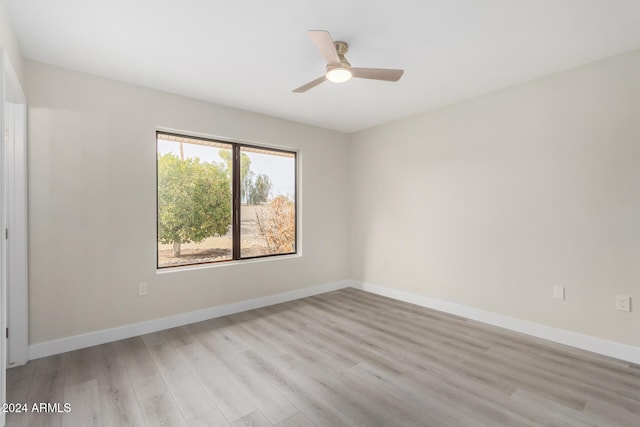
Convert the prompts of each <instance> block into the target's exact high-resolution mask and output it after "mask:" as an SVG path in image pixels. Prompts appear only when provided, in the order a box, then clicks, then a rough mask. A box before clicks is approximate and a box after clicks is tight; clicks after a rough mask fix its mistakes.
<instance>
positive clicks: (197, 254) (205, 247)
mask: <svg viewBox="0 0 640 427" xmlns="http://www.w3.org/2000/svg"><path fill="white" fill-rule="evenodd" d="M258 209H264V207H263V206H242V211H241V221H240V238H241V242H240V248H241V255H242V256H243V257H251V256H258V255H265V254H267V253H269V252H268V250H267V247H266V242H265V240H264V238H263V237H262V236H260V233H259V232H258V226H257V223H256V211H257V210H258ZM231 248H232V239H231V232H229V233H227V234H226V235H225V236H220V237H209V238H208V239H205V240H203V241H202V242H200V243H184V244H182V245H181V247H180V257H179V258H178V257H174V256H173V245H171V244H167V245H163V244H160V243H159V244H158V267H170V266H178V265H184V264H198V263H205V262H214V261H224V260H229V259H231Z"/></svg>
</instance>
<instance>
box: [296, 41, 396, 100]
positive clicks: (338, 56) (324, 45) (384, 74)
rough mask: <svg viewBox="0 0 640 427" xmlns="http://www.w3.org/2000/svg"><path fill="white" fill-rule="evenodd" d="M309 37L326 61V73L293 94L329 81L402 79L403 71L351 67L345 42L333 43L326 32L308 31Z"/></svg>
mask: <svg viewBox="0 0 640 427" xmlns="http://www.w3.org/2000/svg"><path fill="white" fill-rule="evenodd" d="M309 37H311V40H313V43H315V45H316V47H317V48H318V50H319V51H320V53H321V54H322V56H324V59H325V61H327V71H326V73H325V75H324V76H322V77H318V78H317V79H315V80H313V81H310V82H309V83H307V84H304V85H302V86H300V87H299V88H297V89H294V90H293V92H295V93H302V92H306V91H308V90H309V89H312V88H314V87H316V86H318V85H319V84H320V83H322V82H324V81H326V80H329V81H331V82H334V83H342V82H346V81H347V80H349V79H350V78H351V77H355V78H359V79H371V80H385V81H388V82H397V81H398V80H400V77H402V74H403V73H404V70H391V69H387V68H356V67H352V66H351V64H350V63H349V61H347V58H345V57H344V55H345V53H347V51H348V50H349V45H348V44H347V43H346V42H342V41H337V42H334V41H333V39H332V38H331V34H329V32H328V31H319V30H310V31H309Z"/></svg>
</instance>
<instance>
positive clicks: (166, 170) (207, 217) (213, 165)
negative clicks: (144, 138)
mask: <svg viewBox="0 0 640 427" xmlns="http://www.w3.org/2000/svg"><path fill="white" fill-rule="evenodd" d="M232 152H233V150H232V145H231V144H224V143H220V142H217V141H208V140H207V141H205V140H199V139H196V138H189V137H182V136H176V135H169V134H162V133H158V138H157V161H158V168H157V171H158V267H173V266H179V265H187V264H198V263H205V262H213V261H222V260H229V259H232V247H233V245H232V238H233V237H232V233H231V222H232V189H231V181H232V173H231V171H232V161H231V159H232Z"/></svg>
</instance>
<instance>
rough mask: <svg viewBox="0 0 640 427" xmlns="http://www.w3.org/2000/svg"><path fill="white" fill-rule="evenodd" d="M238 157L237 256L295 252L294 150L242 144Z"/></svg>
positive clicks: (245, 256) (246, 256)
mask: <svg viewBox="0 0 640 427" xmlns="http://www.w3.org/2000/svg"><path fill="white" fill-rule="evenodd" d="M240 159H241V161H240V192H241V198H240V201H241V203H240V204H241V208H240V256H241V257H242V258H248V257H256V256H264V255H274V254H289V253H295V252H296V247H295V245H296V205H295V203H296V158H295V153H291V152H282V151H276V150H268V149H262V148H256V147H244V146H243V147H241V150H240Z"/></svg>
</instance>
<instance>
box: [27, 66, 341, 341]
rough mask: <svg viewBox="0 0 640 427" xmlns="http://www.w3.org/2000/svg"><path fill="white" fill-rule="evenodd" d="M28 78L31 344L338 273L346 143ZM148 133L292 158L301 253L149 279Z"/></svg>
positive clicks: (66, 77)
mask: <svg viewBox="0 0 640 427" xmlns="http://www.w3.org/2000/svg"><path fill="white" fill-rule="evenodd" d="M26 71H27V73H26V74H27V96H28V99H29V132H30V139H29V207H30V212H29V233H30V238H29V257H30V258H29V261H30V264H29V277H30V288H29V307H30V312H29V319H30V342H31V344H34V343H39V342H43V341H47V340H52V339H56V338H62V337H69V336H73V335H77V334H82V333H86V332H92V331H97V330H100V329H104V328H110V327H115V326H119V325H126V324H130V323H134V322H140V321H144V320H150V319H155V318H160V317H164V316H169V315H173V314H179V313H185V312H189V311H193V310H198V309H203V308H207V307H212V306H216V305H221V304H227V303H232V302H238V301H242V300H246V299H250V298H257V297H261V296H266V295H271V294H276V293H280V292H285V291H291V290H295V289H300V288H304V287H308V286H312V285H318V284H323V283H329V282H333V281H338V280H343V279H347V278H348V259H347V257H348V248H347V247H348V229H347V217H348V197H347V191H348V188H347V185H346V184H345V183H346V180H347V177H348V173H347V156H346V154H347V142H348V137H347V135H345V134H342V133H338V132H333V131H328V130H323V129H319V128H315V127H310V126H305V125H301V124H296V123H292V122H288V121H284V120H280V119H275V118H271V117H266V116H261V115H258V114H252V113H248V112H243V111H240V110H235V109H231V108H225V107H221V106H217V105H213V104H208V103H204V102H199V101H195V100H191V99H187V98H182V97H178V96H173V95H169V94H166V93H161V92H158V91H154V90H150V89H144V88H140V87H136V86H132V85H128V84H124V83H118V82H114V81H110V80H105V79H101V78H96V77H90V76H88V75H84V74H80V73H75V72H71V71H66V70H63V69H60V68H55V67H51V66H46V65H42V64H38V63H32V62H27V66H26ZM157 126H161V127H165V128H172V129H176V130H187V131H191V132H198V133H201V134H208V135H217V136H224V137H230V138H236V139H240V140H245V141H251V142H256V143H263V144H268V145H276V146H281V147H286V148H291V149H296V150H300V178H301V181H300V184H301V190H300V204H301V216H300V219H301V222H302V230H301V231H302V233H301V240H300V243H301V247H302V254H303V255H302V257H297V258H293V259H292V258H288V259H272V260H269V261H260V262H251V263H243V264H242V265H240V264H235V265H224V266H218V267H209V268H201V269H193V270H189V271H179V272H173V273H161V274H158V273H156V268H155V266H156V258H155V257H156V249H155V238H156V230H155V227H156V197H155V188H156V187H155V186H156V181H155V155H156V154H155V130H156V127H157ZM142 281H145V282H148V284H149V295H148V296H146V297H138V295H137V286H138V283H139V282H142Z"/></svg>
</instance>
